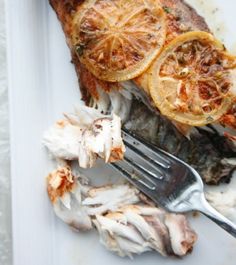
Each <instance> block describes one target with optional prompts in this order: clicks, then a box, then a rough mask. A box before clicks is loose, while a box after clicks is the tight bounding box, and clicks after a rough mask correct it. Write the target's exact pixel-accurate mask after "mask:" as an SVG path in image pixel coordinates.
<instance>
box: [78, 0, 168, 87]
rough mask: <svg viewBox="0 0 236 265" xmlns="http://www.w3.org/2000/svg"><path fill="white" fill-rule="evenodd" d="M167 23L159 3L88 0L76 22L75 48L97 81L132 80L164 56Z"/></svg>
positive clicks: (146, 0) (148, 1)
mask: <svg viewBox="0 0 236 265" xmlns="http://www.w3.org/2000/svg"><path fill="white" fill-rule="evenodd" d="M165 22H166V18H165V12H164V11H163V9H162V8H161V7H160V6H159V4H158V1H157V0H135V1H133V0H87V1H85V3H84V4H83V5H82V7H81V11H80V12H79V14H78V15H76V16H75V18H74V21H73V45H74V47H75V49H76V52H77V55H78V56H79V59H80V61H81V62H82V63H83V64H84V65H85V66H86V67H87V69H88V70H89V71H90V72H92V73H93V74H94V75H95V76H96V77H97V78H99V79H102V80H105V81H110V82H117V81H124V80H129V79H132V78H134V77H136V76H138V75H140V74H141V73H142V72H144V71H145V70H146V69H147V68H148V67H149V66H150V64H151V63H152V61H153V60H154V59H155V57H156V56H157V55H158V53H159V52H160V49H161V48H162V46H163V44H164V42H165V37H166V26H165Z"/></svg>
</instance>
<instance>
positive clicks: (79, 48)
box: [75, 43, 85, 56]
mask: <svg viewBox="0 0 236 265" xmlns="http://www.w3.org/2000/svg"><path fill="white" fill-rule="evenodd" d="M84 48H85V44H83V43H80V44H78V45H76V46H75V49H76V52H77V53H78V55H79V56H82V55H83V52H84Z"/></svg>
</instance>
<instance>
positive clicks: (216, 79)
mask: <svg viewBox="0 0 236 265" xmlns="http://www.w3.org/2000/svg"><path fill="white" fill-rule="evenodd" d="M235 69H236V58H235V57H233V56H231V55H229V54H228V53H226V51H225V48H224V46H223V45H222V44H221V43H220V42H219V41H217V40H216V39H215V38H214V37H213V36H212V35H211V34H209V33H206V32H189V33H186V34H183V35H181V36H179V37H177V38H176V39H174V40H173V41H172V42H171V43H169V44H168V46H167V47H166V48H165V49H164V50H163V51H162V52H161V54H160V56H158V58H157V59H156V60H155V62H154V63H153V65H152V67H151V68H150V72H149V79H148V81H149V92H150V94H151V97H152V99H153V101H154V103H155V105H156V107H157V108H158V109H159V110H160V111H161V112H162V114H164V115H165V116H167V117H169V118H170V119H173V120H176V121H178V122H181V123H184V124H189V125H192V126H202V125H206V124H208V123H212V122H214V121H216V120H218V119H219V118H220V117H221V116H222V115H223V114H224V113H225V112H226V111H227V110H228V109H229V108H230V106H231V104H232V102H233V100H234V99H235V94H236V70H235Z"/></svg>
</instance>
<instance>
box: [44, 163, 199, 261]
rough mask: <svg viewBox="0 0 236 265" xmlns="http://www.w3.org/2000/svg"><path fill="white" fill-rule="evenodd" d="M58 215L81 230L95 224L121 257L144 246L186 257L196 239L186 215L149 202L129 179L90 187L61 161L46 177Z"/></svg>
mask: <svg viewBox="0 0 236 265" xmlns="http://www.w3.org/2000/svg"><path fill="white" fill-rule="evenodd" d="M47 190H48V194H49V198H50V200H51V202H52V204H53V208H54V211H55V213H56V215H57V216H58V217H59V218H60V219H61V220H62V221H64V222H65V223H67V224H68V225H70V226H71V227H73V228H75V229H76V230H78V231H81V230H89V229H92V226H94V227H95V228H97V230H98V232H99V235H100V241H101V242H102V243H103V244H104V245H105V247H106V248H107V249H108V250H111V251H113V252H115V253H117V254H118V255H120V256H129V257H132V255H134V254H141V253H143V252H146V251H151V250H154V251H157V252H159V253H160V254H162V255H163V256H167V255H176V256H184V255H186V254H187V253H188V252H190V251H191V250H192V248H193V245H194V243H195V241H196V239H197V236H196V233H195V232H194V231H193V230H192V229H191V227H190V226H189V223H188V221H187V219H186V217H185V216H184V215H176V214H170V213H167V212H166V211H164V210H162V209H160V208H158V207H155V206H150V205H149V204H147V201H146V200H143V198H144V197H143V195H142V194H141V193H140V192H139V191H138V190H136V189H135V188H134V187H132V186H130V185H129V184H126V183H125V184H119V185H105V186H102V187H92V186H90V185H89V184H88V180H86V179H84V177H81V176H80V175H78V174H77V175H76V174H75V173H73V172H72V170H71V167H70V166H69V165H62V166H59V167H58V169H56V170H54V171H53V172H52V173H50V174H49V176H48V177H47Z"/></svg>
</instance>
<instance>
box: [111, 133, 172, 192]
mask: <svg viewBox="0 0 236 265" xmlns="http://www.w3.org/2000/svg"><path fill="white" fill-rule="evenodd" d="M122 133H123V141H124V143H125V146H126V152H125V157H124V160H123V161H119V162H116V163H115V164H113V166H114V167H115V168H116V169H118V170H119V171H120V172H121V173H122V174H123V175H124V176H125V177H126V178H128V179H129V180H130V181H131V182H136V185H137V182H139V183H140V184H141V185H144V186H145V187H146V188H148V189H151V190H155V189H156V185H157V181H158V180H162V179H164V178H165V170H167V169H169V168H170V166H171V164H170V162H169V161H168V159H165V155H164V153H161V151H158V152H157V150H156V149H155V150H153V149H151V148H150V147H149V146H148V145H147V144H145V143H143V142H142V140H140V139H138V138H136V137H133V136H132V135H131V134H130V133H128V132H127V131H126V130H124V129H123V130H122Z"/></svg>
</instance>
